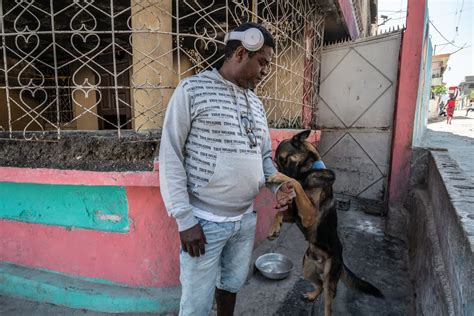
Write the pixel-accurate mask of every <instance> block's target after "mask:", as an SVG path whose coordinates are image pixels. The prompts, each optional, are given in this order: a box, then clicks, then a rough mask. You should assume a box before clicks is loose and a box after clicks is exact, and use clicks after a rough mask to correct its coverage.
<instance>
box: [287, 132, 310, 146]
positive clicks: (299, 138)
mask: <svg viewBox="0 0 474 316" xmlns="http://www.w3.org/2000/svg"><path fill="white" fill-rule="evenodd" d="M310 133H311V130H310V129H307V130H304V131H302V132H300V133H298V134H296V135H295V136H293V137H292V138H291V144H292V145H293V146H294V147H296V148H298V147H300V146H301V144H303V141H304V140H305V139H306V138H308V136H309V134H310Z"/></svg>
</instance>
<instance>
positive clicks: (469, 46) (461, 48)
mask: <svg viewBox="0 0 474 316" xmlns="http://www.w3.org/2000/svg"><path fill="white" fill-rule="evenodd" d="M469 47H471V45H469V46H464V47H461V48H459V49H457V50H455V51H454V52H452V53H449V54H450V55H453V54H455V53H457V52H459V51H460V50H462V49H464V48H469Z"/></svg>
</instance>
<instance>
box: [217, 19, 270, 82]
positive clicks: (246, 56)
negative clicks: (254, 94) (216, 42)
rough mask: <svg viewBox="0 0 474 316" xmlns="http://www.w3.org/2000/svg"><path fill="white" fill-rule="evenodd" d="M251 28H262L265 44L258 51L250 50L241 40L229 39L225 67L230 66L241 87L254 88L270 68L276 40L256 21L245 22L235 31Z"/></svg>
mask: <svg viewBox="0 0 474 316" xmlns="http://www.w3.org/2000/svg"><path fill="white" fill-rule="evenodd" d="M250 28H256V29H258V30H260V32H261V33H262V35H263V46H262V48H260V49H259V50H257V51H254V52H252V51H249V50H248V49H246V48H245V47H244V46H243V45H242V42H241V41H240V40H233V39H231V40H228V41H227V43H226V47H225V58H226V60H225V62H224V65H223V67H229V68H230V69H229V70H231V71H230V72H231V73H232V77H233V80H234V81H235V82H236V83H237V84H238V85H239V86H241V87H244V88H250V89H253V88H254V87H255V86H256V85H257V84H258V83H259V82H260V81H261V80H262V78H263V77H264V76H266V75H267V74H268V72H269V69H270V62H271V60H272V58H273V51H274V49H275V40H274V39H273V36H272V35H271V34H270V32H268V31H267V30H266V29H265V28H264V27H263V26H261V25H259V24H256V23H250V22H248V23H243V24H241V25H240V26H238V27H237V28H235V29H234V30H233V31H234V32H243V31H246V30H248V29H250Z"/></svg>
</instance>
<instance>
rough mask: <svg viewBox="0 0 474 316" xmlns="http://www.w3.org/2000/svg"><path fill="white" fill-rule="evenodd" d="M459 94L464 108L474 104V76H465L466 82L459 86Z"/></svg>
mask: <svg viewBox="0 0 474 316" xmlns="http://www.w3.org/2000/svg"><path fill="white" fill-rule="evenodd" d="M459 92H460V95H459V96H460V98H461V102H462V103H461V104H462V107H465V106H467V105H469V103H470V102H474V76H465V77H464V81H463V82H461V83H460V84H459Z"/></svg>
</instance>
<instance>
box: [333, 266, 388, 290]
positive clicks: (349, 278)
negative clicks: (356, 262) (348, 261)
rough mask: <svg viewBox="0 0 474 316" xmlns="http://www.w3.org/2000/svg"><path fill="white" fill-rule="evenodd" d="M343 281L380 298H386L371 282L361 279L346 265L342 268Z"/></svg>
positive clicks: (349, 285) (355, 288)
mask: <svg viewBox="0 0 474 316" xmlns="http://www.w3.org/2000/svg"><path fill="white" fill-rule="evenodd" d="M341 277H342V281H343V282H344V283H345V284H346V285H347V286H348V287H350V288H352V289H354V290H357V291H360V292H362V293H365V294H369V295H372V296H375V297H378V298H384V296H383V294H382V292H380V290H379V289H378V288H376V287H375V286H373V285H372V284H370V283H369V282H366V281H364V280H361V279H360V278H359V277H357V276H356V275H355V274H354V273H353V272H352V271H351V270H349V268H348V267H346V265H344V268H343V269H342V276H341Z"/></svg>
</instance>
